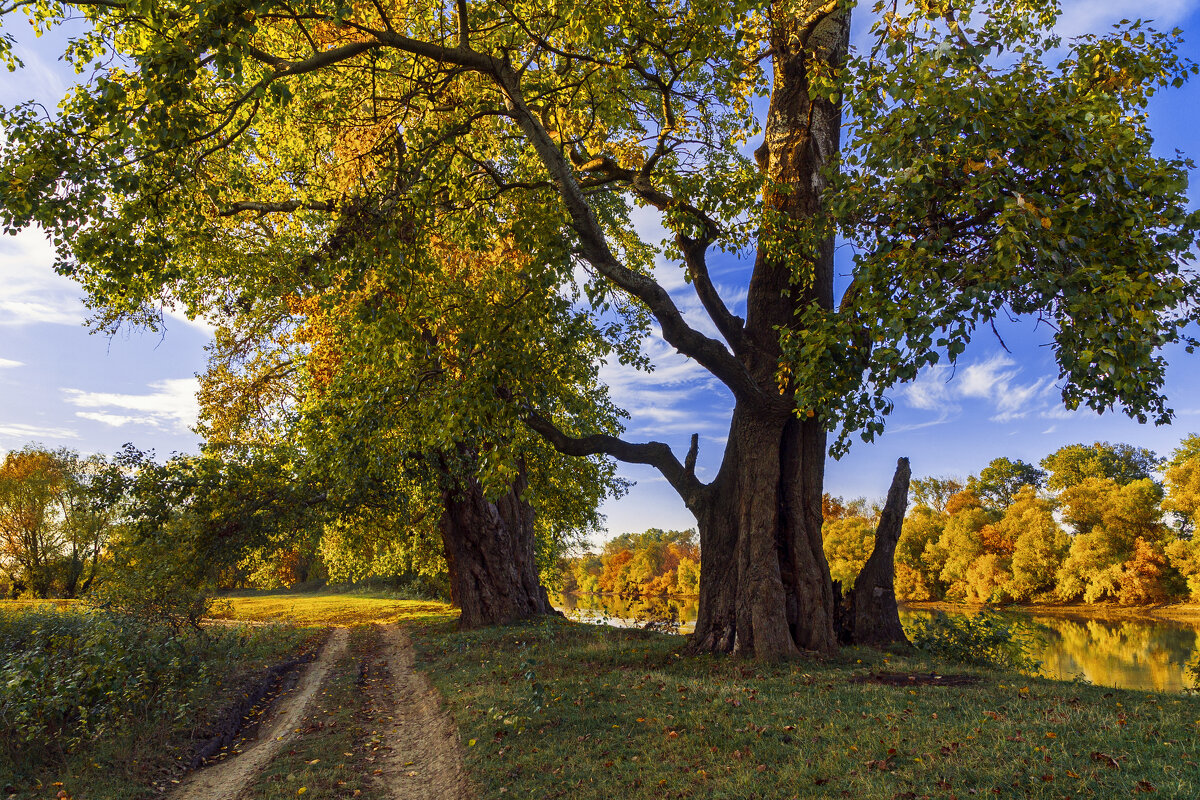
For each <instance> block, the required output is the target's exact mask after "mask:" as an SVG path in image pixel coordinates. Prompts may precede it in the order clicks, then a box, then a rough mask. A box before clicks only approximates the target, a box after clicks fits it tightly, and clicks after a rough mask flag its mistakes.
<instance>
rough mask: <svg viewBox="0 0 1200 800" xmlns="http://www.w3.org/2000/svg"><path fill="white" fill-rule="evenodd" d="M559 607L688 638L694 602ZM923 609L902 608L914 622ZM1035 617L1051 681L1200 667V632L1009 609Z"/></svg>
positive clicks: (1150, 675)
mask: <svg viewBox="0 0 1200 800" xmlns="http://www.w3.org/2000/svg"><path fill="white" fill-rule="evenodd" d="M554 601H555V607H556V608H559V609H561V610H562V611H563V612H565V613H566V614H567V615H568V616H570V617H571V618H572V619H577V620H580V621H582V622H596V623H604V624H608V625H615V626H617V627H632V626H637V627H643V626H645V625H647V624H648V623H649V624H651V625H653V626H655V627H658V628H659V629H660V630H670V631H673V632H677V633H684V634H686V633H691V632H692V629H693V628H694V627H695V623H696V608H697V601H696V599H695V598H688V597H681V598H673V597H634V598H626V597H601V596H596V595H582V596H581V595H558V596H556V597H555V598H554ZM928 613H929V612H924V611H905V610H901V612H900V620H901V622H903V623H904V624H906V625H907V624H909V623H910V622H911V621H912V620H914V619H916V618H917V617H919V616H921V615H928ZM1005 613H1006V614H1008V615H1009V616H1012V617H1014V618H1015V619H1022V620H1032V621H1033V622H1034V623H1036V624H1037V626H1038V628H1039V633H1038V635H1037V636H1036V638H1035V639H1034V640H1033V642H1032V646H1033V650H1034V653H1035V655H1036V657H1037V658H1038V659H1039V660H1040V661H1041V662H1042V674H1043V675H1044V676H1046V677H1047V678H1055V679H1058V680H1071V679H1073V678H1083V679H1085V680H1088V681H1090V682H1092V683H1094V684H1096V685H1098V686H1117V687H1121V688H1126V689H1157V690H1159V691H1167V692H1178V691H1182V690H1183V689H1186V688H1190V687H1192V686H1193V683H1192V682H1191V680H1190V679H1189V677H1188V665H1189V664H1192V665H1195V664H1197V663H1200V627H1198V626H1195V625H1189V624H1186V623H1182V622H1168V621H1165V620H1149V619H1138V620H1101V619H1064V618H1061V617H1045V616H1037V615H1028V614H1022V613H1020V612H1005Z"/></svg>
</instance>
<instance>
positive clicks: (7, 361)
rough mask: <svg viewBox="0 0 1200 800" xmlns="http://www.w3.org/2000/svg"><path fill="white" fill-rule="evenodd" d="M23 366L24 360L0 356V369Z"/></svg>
mask: <svg viewBox="0 0 1200 800" xmlns="http://www.w3.org/2000/svg"><path fill="white" fill-rule="evenodd" d="M23 366H25V364H24V362H21V361H13V360H12V359H11V358H0V369H15V368H16V367H23Z"/></svg>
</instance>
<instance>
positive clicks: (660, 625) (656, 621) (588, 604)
mask: <svg viewBox="0 0 1200 800" xmlns="http://www.w3.org/2000/svg"><path fill="white" fill-rule="evenodd" d="M552 600H553V602H554V607H555V608H557V609H558V610H559V611H562V612H563V613H564V614H566V615H567V616H568V617H570V618H571V619H574V620H578V621H579V622H591V623H597V624H603V625H612V626H614V627H617V628H645V627H651V628H654V629H655V630H660V631H664V632H666V633H681V634H688V633H691V632H692V631H693V630H695V629H696V612H697V609H698V608H699V603H700V601H699V599H698V598H695V597H617V596H610V595H597V594H584V595H576V594H560V595H554V596H553V598H552Z"/></svg>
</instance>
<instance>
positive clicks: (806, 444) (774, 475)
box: [690, 408, 836, 660]
mask: <svg viewBox="0 0 1200 800" xmlns="http://www.w3.org/2000/svg"><path fill="white" fill-rule="evenodd" d="M824 467H825V434H824V431H822V430H821V428H820V427H819V426H817V425H814V424H811V423H802V422H800V421H799V420H797V419H795V418H794V417H793V416H792V415H791V414H790V413H789V412H788V411H787V410H786V409H776V411H775V413H774V414H773V415H771V414H765V413H763V412H762V411H758V410H756V411H751V412H747V411H746V410H745V409H744V408H739V409H735V411H734V418H733V424H732V426H731V428H730V434H729V444H728V445H727V447H726V450H725V460H724V463H723V464H722V467H721V471H720V473H719V474H718V477H717V479H716V481H715V482H714V483H713V484H712V485H711V486H710V487H709V490H708V492H707V494H706V495H705V497H704V499H703V501H702V502H701V503H700V504H699V507H698V508H696V509H694V510H695V511H696V512H697V519H698V521H699V527H700V548H701V549H700V554H701V555H700V557H701V566H700V608H699V615H698V619H697V621H696V630H695V633H694V634H693V635H692V639H691V643H690V646H691V649H692V650H693V651H696V652H701V651H708V652H734V653H739V654H745V655H754V656H756V657H758V658H762V659H768V660H775V659H781V658H788V657H791V656H793V655H796V654H797V653H798V652H799V651H800V650H815V651H822V652H828V651H830V650H832V649H833V648H834V647H835V645H836V638H835V636H834V630H833V616H832V615H833V608H834V604H833V587H832V584H831V581H830V578H829V566H828V564H827V563H826V561H825V554H824V552H823V550H822V547H821V487H822V482H823V477H824Z"/></svg>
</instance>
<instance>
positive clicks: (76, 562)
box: [0, 445, 121, 598]
mask: <svg viewBox="0 0 1200 800" xmlns="http://www.w3.org/2000/svg"><path fill="white" fill-rule="evenodd" d="M120 485H121V479H120V475H119V474H118V472H117V470H116V466H115V465H114V464H112V463H110V462H109V461H108V460H107V459H105V458H104V457H103V456H99V455H96V456H89V457H86V458H84V457H81V456H80V455H79V454H78V453H76V452H74V451H72V450H67V449H60V450H47V449H45V448H43V447H40V446H37V445H28V446H26V447H24V448H23V449H21V450H19V451H15V452H12V453H9V454H8V455H7V456H6V457H5V459H4V463H3V465H0V568H2V569H4V570H5V571H6V572H8V574H9V580H10V584H11V585H12V586H13V587H14V588H17V587H24V589H25V590H26V591H28V592H29V593H30V594H32V595H33V596H34V597H49V596H51V593H56V594H58V595H59V596H62V597H69V598H73V597H78V596H79V595H80V594H83V593H84V592H86V591H87V590H88V589H90V588H91V586H92V583H93V582H94V581H95V579H96V577H97V575H98V573H99V570H100V554H101V551H102V549H103V548H104V545H105V543H106V542H107V540H108V537H109V535H110V533H111V531H112V528H113V526H114V524H115V520H116V517H117V516H118V509H119V500H120V497H119V493H120Z"/></svg>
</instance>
